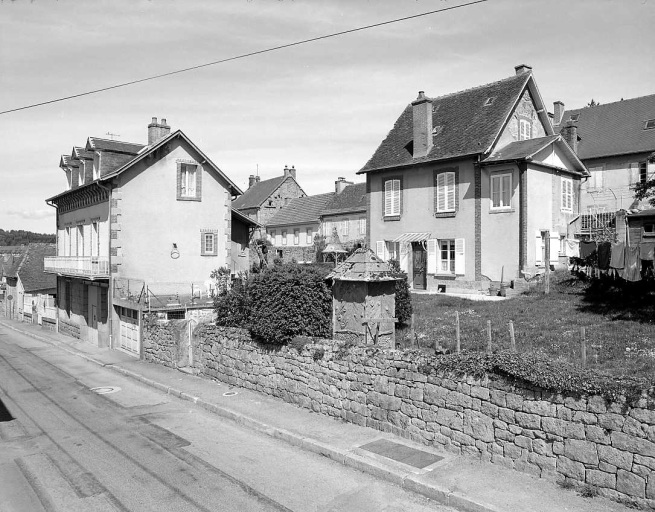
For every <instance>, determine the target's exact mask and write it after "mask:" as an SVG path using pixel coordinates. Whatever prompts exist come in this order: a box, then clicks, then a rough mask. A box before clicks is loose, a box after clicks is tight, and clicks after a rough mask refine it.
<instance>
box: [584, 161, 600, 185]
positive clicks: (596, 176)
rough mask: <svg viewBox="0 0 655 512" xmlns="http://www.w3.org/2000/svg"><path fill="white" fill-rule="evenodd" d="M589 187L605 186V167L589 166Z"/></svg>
mask: <svg viewBox="0 0 655 512" xmlns="http://www.w3.org/2000/svg"><path fill="white" fill-rule="evenodd" d="M589 174H590V175H591V176H590V177H589V181H588V182H587V183H588V185H587V186H588V187H589V188H603V167H602V166H601V167H590V168H589Z"/></svg>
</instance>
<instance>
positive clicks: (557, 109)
mask: <svg viewBox="0 0 655 512" xmlns="http://www.w3.org/2000/svg"><path fill="white" fill-rule="evenodd" d="M563 115H564V103H562V102H561V101H559V100H558V101H556V102H555V103H553V125H558V124H560V123H561V122H562V116H563Z"/></svg>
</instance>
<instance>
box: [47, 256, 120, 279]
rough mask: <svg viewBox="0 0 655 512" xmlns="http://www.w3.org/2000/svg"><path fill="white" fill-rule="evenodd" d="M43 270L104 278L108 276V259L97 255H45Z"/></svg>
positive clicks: (51, 272) (52, 272)
mask: <svg viewBox="0 0 655 512" xmlns="http://www.w3.org/2000/svg"><path fill="white" fill-rule="evenodd" d="M43 270H44V271H45V272H48V273H50V274H61V275H66V276H80V277H89V278H104V277H109V259H108V258H102V257H99V256H46V257H45V258H44V259H43Z"/></svg>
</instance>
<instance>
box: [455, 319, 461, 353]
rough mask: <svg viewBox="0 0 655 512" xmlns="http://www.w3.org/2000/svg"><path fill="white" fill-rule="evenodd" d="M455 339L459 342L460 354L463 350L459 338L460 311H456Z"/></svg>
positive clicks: (458, 351)
mask: <svg viewBox="0 0 655 512" xmlns="http://www.w3.org/2000/svg"><path fill="white" fill-rule="evenodd" d="M455 340H456V343H457V345H456V346H457V353H458V354H459V353H460V352H461V351H462V347H461V345H460V339H459V311H455Z"/></svg>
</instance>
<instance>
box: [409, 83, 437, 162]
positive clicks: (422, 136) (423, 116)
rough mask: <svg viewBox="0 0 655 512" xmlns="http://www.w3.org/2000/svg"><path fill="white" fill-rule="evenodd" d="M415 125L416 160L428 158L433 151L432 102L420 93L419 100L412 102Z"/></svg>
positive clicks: (422, 92)
mask: <svg viewBox="0 0 655 512" xmlns="http://www.w3.org/2000/svg"><path fill="white" fill-rule="evenodd" d="M412 117H413V123H414V150H413V152H414V154H413V155H412V156H413V157H414V158H421V157H423V156H427V154H428V153H429V152H430V150H431V149H432V100H431V99H430V98H427V97H426V96H425V92H424V91H419V93H418V98H416V100H414V101H413V102H412Z"/></svg>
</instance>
